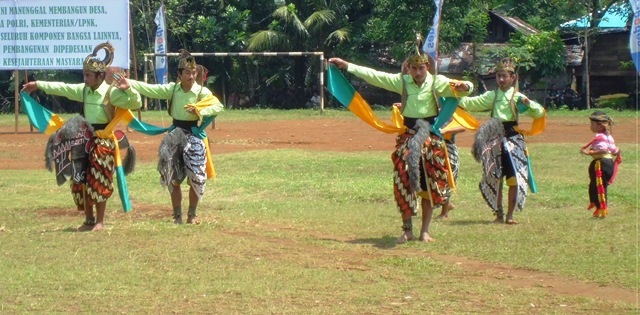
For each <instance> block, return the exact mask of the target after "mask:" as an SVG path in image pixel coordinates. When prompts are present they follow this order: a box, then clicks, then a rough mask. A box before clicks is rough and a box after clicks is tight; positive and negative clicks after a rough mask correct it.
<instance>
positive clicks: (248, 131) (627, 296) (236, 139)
mask: <svg viewBox="0 0 640 315" xmlns="http://www.w3.org/2000/svg"><path fill="white" fill-rule="evenodd" d="M152 123H153V122H152ZM524 127H525V128H526V127H527V126H526V125H525V126H524ZM614 128H615V129H614V136H615V139H616V142H617V143H628V144H637V143H638V121H637V120H636V119H633V118H629V119H626V120H619V121H617V124H616V125H615V127H614ZM207 132H208V135H209V141H210V144H211V148H212V150H213V152H214V154H224V153H231V152H240V151H247V150H266V149H270V150H271V149H280V148H289V149H307V150H319V151H350V152H351V151H388V152H391V150H393V147H394V145H395V141H394V139H395V136H394V135H388V134H384V133H382V132H377V131H375V130H373V129H372V128H371V127H370V126H368V125H365V124H364V123H363V122H361V121H360V120H358V119H356V118H353V119H349V118H341V119H333V118H326V119H325V118H319V119H311V120H297V121H265V122H252V123H234V122H225V121H224V120H222V119H221V120H220V121H218V122H217V125H216V129H208V131H207ZM127 137H128V138H129V141H130V142H131V143H132V144H133V145H134V147H135V148H136V151H137V154H138V159H139V161H141V162H154V161H157V149H158V144H159V142H160V140H161V136H147V135H144V134H141V133H138V132H128V133H127ZM592 137H593V134H592V133H591V132H590V131H589V127H588V124H587V122H586V121H585V122H584V123H573V124H572V123H568V122H566V121H563V120H562V119H557V118H556V119H554V118H550V119H548V124H547V128H546V130H545V132H544V133H543V134H542V135H539V136H535V137H528V138H527V141H528V142H529V143H540V142H570V143H580V144H586V143H587V142H589V141H590V140H591V139H592ZM46 141H47V136H45V135H43V134H40V133H37V132H30V131H29V127H28V126H21V127H20V128H19V132H18V133H16V132H15V130H14V127H13V126H11V127H0V170H2V169H15V170H17V169H42V168H43V167H44V145H45V143H46ZM472 141H473V133H471V132H465V133H462V134H460V135H459V136H458V145H459V146H461V147H468V146H470V145H471V143H472ZM578 149H579V148H578V147H576V154H577V152H578ZM133 202H134V203H135V200H134V201H133ZM159 210H160V211H159ZM43 215H47V216H72V215H77V212H76V211H75V210H74V209H49V210H46V211H44V212H43ZM132 215H133V216H135V217H137V218H138V219H145V218H146V219H156V220H157V219H169V218H170V217H171V209H170V207H168V206H167V207H163V208H161V209H158V207H157V206H151V205H141V204H136V211H135V213H133V214H132ZM298 232H301V231H298ZM226 233H242V234H243V237H252V238H254V239H255V241H268V242H277V243H286V246H291V247H300V246H303V247H304V246H307V247H308V246H312V245H306V244H302V243H297V242H296V241H295V240H291V239H269V238H264V237H263V236H261V235H253V234H251V233H250V232H246V231H244V232H243V231H228V232H226ZM305 233H309V234H314V235H312V236H316V237H318V238H321V239H326V238H329V239H336V237H335V236H333V235H320V234H319V233H318V232H309V231H307V232H305ZM315 234H317V235H315ZM336 240H337V241H342V242H353V240H339V239H336ZM298 250H304V251H307V250H309V251H322V250H323V247H322V246H314V248H312V249H300V248H297V249H296V251H298ZM333 255H335V252H332V253H331V255H327V256H331V257H333ZM349 255H366V254H364V253H357V252H355V251H349V252H345V253H344V256H345V258H348V257H349ZM384 255H402V256H406V255H427V256H429V257H432V258H434V259H438V260H441V261H446V262H448V263H451V264H460V265H462V266H463V267H464V268H466V269H468V270H469V271H471V274H476V275H474V276H472V278H473V279H472V280H475V281H487V280H489V281H496V282H500V283H504V284H508V285H510V286H513V287H521V288H544V289H546V290H548V291H549V292H551V293H554V294H563V295H571V296H585V297H590V298H600V299H610V300H617V301H622V302H625V303H632V304H635V303H637V293H636V292H634V291H633V290H628V289H621V288H613V287H602V286H600V285H597V284H593V283H586V282H580V281H576V280H573V279H567V278H562V277H558V276H555V275H550V274H546V273H543V272H537V271H531V270H524V269H517V268H513V267H510V266H505V265H497V264H490V263H484V262H479V261H473V260H470V259H466V258H464V257H453V256H445V255H437V254H430V253H426V254H425V253H415V252H412V251H411V250H408V249H402V248H397V250H395V249H394V250H393V251H384ZM372 259H373V258H372ZM347 260H348V259H347ZM467 280H469V279H467Z"/></svg>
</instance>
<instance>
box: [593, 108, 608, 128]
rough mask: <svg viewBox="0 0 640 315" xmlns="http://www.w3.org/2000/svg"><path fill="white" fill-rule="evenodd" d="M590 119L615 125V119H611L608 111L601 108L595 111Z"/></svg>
mask: <svg viewBox="0 0 640 315" xmlns="http://www.w3.org/2000/svg"><path fill="white" fill-rule="evenodd" d="M589 119H590V120H591V121H595V122H599V123H609V124H610V125H613V119H611V117H609V115H607V113H605V112H603V111H601V110H597V111H595V112H593V113H592V114H591V116H589Z"/></svg>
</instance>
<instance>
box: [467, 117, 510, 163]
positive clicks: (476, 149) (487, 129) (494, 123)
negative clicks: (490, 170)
mask: <svg viewBox="0 0 640 315" xmlns="http://www.w3.org/2000/svg"><path fill="white" fill-rule="evenodd" d="M503 136H504V126H503V125H502V122H500V119H498V118H491V119H489V121H487V122H486V123H484V124H482V126H480V128H478V131H477V132H476V136H475V141H474V142H473V145H472V146H471V155H473V158H474V159H475V160H476V162H480V161H481V160H482V151H483V150H484V149H485V146H486V144H487V143H489V142H491V141H492V140H494V139H496V138H497V139H501V138H502V137H503Z"/></svg>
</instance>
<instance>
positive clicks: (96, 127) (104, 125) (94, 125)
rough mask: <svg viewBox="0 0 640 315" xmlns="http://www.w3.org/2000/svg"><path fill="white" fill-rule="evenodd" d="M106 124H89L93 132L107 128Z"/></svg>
mask: <svg viewBox="0 0 640 315" xmlns="http://www.w3.org/2000/svg"><path fill="white" fill-rule="evenodd" d="M107 125H108V124H91V127H93V130H94V131H96V130H104V128H107Z"/></svg>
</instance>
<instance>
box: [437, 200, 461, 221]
mask: <svg viewBox="0 0 640 315" xmlns="http://www.w3.org/2000/svg"><path fill="white" fill-rule="evenodd" d="M455 208H456V205H454V204H453V202H451V201H447V202H445V204H443V205H442V211H441V212H440V214H439V215H438V216H437V217H435V218H434V219H436V220H445V219H448V218H449V212H450V211H451V210H453V209H455Z"/></svg>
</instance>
